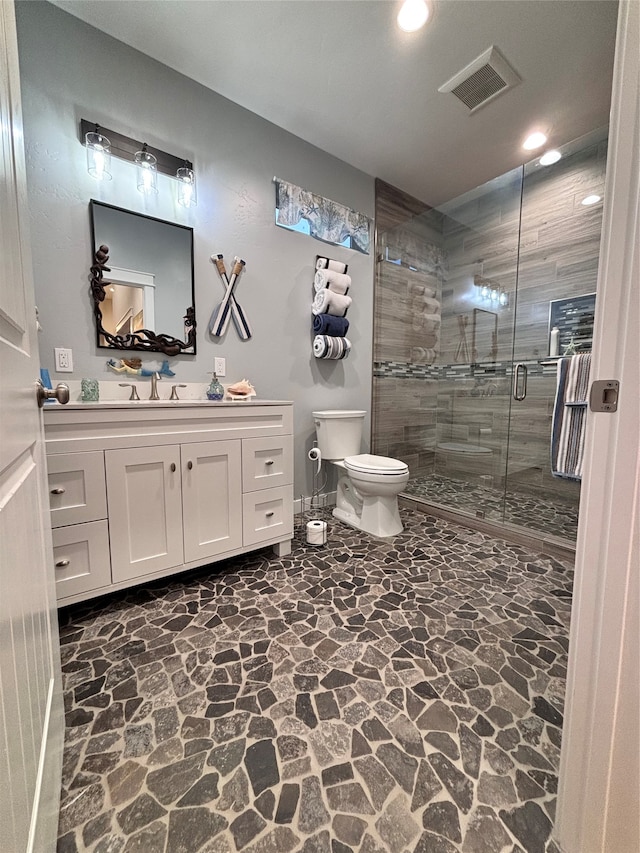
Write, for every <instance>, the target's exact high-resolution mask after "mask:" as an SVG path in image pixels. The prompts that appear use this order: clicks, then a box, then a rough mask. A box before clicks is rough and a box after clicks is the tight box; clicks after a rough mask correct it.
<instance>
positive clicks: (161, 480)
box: [105, 444, 183, 583]
mask: <svg viewBox="0 0 640 853" xmlns="http://www.w3.org/2000/svg"><path fill="white" fill-rule="evenodd" d="M105 466H106V472H107V503H108V507H109V539H110V542H111V571H112V576H113V582H114V583H119V582H120V581H125V580H130V579H134V578H138V577H143V576H144V575H146V574H149V573H150V572H157V571H161V570H162V569H170V568H172V567H173V566H180V565H181V564H182V562H183V553H182V493H181V491H182V490H181V488H180V448H179V446H178V445H176V444H173V445H167V446H166V447H136V448H130V449H127V450H107V451H105Z"/></svg>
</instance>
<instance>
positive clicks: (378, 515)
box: [313, 409, 409, 537]
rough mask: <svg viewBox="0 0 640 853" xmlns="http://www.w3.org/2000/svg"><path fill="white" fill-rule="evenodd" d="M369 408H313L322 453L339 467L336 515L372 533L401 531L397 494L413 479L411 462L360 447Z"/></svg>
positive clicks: (325, 458)
mask: <svg viewBox="0 0 640 853" xmlns="http://www.w3.org/2000/svg"><path fill="white" fill-rule="evenodd" d="M365 414H366V412H363V411H343V410H337V409H334V410H327V411H322V412H313V418H314V423H315V426H316V435H317V438H318V447H319V448H320V453H321V454H322V458H323V459H324V460H326V461H328V462H331V463H333V464H334V465H335V466H336V467H337V468H338V486H337V490H336V507H335V509H334V511H333V515H334V516H335V517H336V518H338V519H339V520H340V521H343V522H344V523H345V524H348V525H350V526H351V527H355V528H356V529H357V530H363V531H364V532H365V533H370V534H371V535H372V536H379V537H387V536H396V535H397V534H398V533H401V532H402V522H401V521H400V513H399V511H398V495H399V494H400V492H401V491H402V490H403V489H404V487H405V486H406V485H407V482H408V481H409V468H408V466H407V465H406V464H405V463H404V462H401V461H400V460H399V459H391V458H389V457H387V456H374V455H373V454H371V453H359V450H360V441H361V437H362V424H363V422H364V416H365Z"/></svg>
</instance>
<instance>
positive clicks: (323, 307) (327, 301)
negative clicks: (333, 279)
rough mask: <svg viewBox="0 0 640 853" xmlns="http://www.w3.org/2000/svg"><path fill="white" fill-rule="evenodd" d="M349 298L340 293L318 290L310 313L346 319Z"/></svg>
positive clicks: (349, 302)
mask: <svg viewBox="0 0 640 853" xmlns="http://www.w3.org/2000/svg"><path fill="white" fill-rule="evenodd" d="M351 302H352V300H351V297H350V296H344V295H343V294H342V293H334V292H333V291H332V290H329V289H328V288H326V287H325V288H324V290H319V291H318V292H317V293H316V295H315V298H314V300H313V305H312V306H311V312H312V313H313V314H333V316H334V317H346V315H347V311H348V309H349V306H350V305H351Z"/></svg>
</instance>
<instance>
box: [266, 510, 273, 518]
mask: <svg viewBox="0 0 640 853" xmlns="http://www.w3.org/2000/svg"><path fill="white" fill-rule="evenodd" d="M265 515H266V516H267V518H271V516H272V515H273V510H271V511H270V512H266V513H265Z"/></svg>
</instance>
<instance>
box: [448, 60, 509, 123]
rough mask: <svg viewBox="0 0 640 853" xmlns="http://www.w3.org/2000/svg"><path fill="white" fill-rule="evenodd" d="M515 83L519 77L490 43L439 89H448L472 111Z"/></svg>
mask: <svg viewBox="0 0 640 853" xmlns="http://www.w3.org/2000/svg"><path fill="white" fill-rule="evenodd" d="M518 83H520V77H518V75H517V74H516V72H515V71H514V70H513V68H512V67H511V66H510V65H509V63H508V62H507V60H506V59H505V58H504V56H503V55H502V54H501V53H500V51H499V50H498V48H497V47H494V46H493V45H492V46H491V47H490V48H488V49H487V50H485V52H484V53H482V54H481V55H480V56H479V57H478V58H477V59H474V60H473V62H470V63H469V64H468V65H467V66H466V68H463V69H462V71H459V72H458V73H457V74H454V76H453V77H452V78H451V79H450V80H447V82H446V83H445V84H444V85H443V86H440V88H439V89H438V91H439V92H451V93H452V94H453V95H455V96H456V98H458V100H460V101H462V103H463V104H464V105H465V107H468V108H469V110H470V111H471V112H472V113H473V112H475V111H476V110H478V109H480V107H483V106H484V105H485V104H488V103H489V101H492V100H493V99H494V98H496V97H497V96H498V95H501V94H502V93H503V92H506V91H508V90H509V89H512V88H513V87H514V86H516V85H517V84H518Z"/></svg>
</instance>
